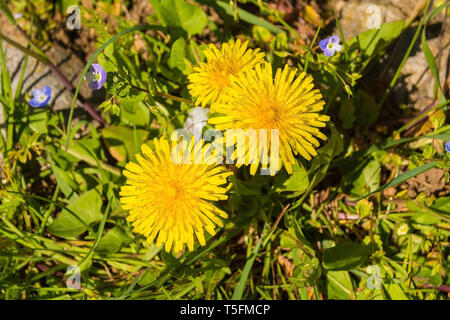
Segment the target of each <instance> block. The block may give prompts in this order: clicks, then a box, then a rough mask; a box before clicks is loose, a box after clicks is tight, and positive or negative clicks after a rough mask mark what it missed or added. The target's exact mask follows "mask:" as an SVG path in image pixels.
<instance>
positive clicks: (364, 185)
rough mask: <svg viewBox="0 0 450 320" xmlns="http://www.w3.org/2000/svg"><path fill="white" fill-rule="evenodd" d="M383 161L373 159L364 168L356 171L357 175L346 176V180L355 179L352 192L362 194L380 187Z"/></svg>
mask: <svg viewBox="0 0 450 320" xmlns="http://www.w3.org/2000/svg"><path fill="white" fill-rule="evenodd" d="M380 168H381V163H380V162H379V161H378V160H377V159H371V160H370V161H369V162H368V163H367V164H366V165H365V166H364V168H363V169H362V170H360V171H356V172H355V173H356V175H351V177H345V179H346V181H349V182H350V183H352V182H351V181H353V183H352V185H353V188H352V190H351V191H350V192H351V194H354V195H358V196H362V195H364V194H366V193H368V192H371V191H374V190H376V189H377V188H379V187H380Z"/></svg>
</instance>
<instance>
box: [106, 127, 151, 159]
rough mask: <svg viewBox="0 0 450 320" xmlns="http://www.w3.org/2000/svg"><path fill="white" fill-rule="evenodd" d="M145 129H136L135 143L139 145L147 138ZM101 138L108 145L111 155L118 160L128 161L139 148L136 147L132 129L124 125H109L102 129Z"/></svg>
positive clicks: (147, 133)
mask: <svg viewBox="0 0 450 320" xmlns="http://www.w3.org/2000/svg"><path fill="white" fill-rule="evenodd" d="M148 135H149V132H148V131H147V130H141V129H136V136H137V139H138V141H137V144H138V145H139V146H140V145H141V144H142V143H143V142H145V141H146V140H147V137H148ZM102 136H103V139H104V140H105V143H106V145H107V146H108V149H109V152H110V153H111V155H112V156H113V157H114V158H115V159H116V160H118V161H124V160H126V161H129V160H131V159H133V158H134V156H135V155H136V153H138V152H139V150H137V149H136V144H135V141H134V139H135V135H134V132H133V129H131V128H130V127H125V126H110V127H108V128H105V129H103V131H102Z"/></svg>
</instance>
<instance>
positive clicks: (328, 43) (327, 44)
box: [319, 35, 342, 57]
mask: <svg viewBox="0 0 450 320" xmlns="http://www.w3.org/2000/svg"><path fill="white" fill-rule="evenodd" d="M319 47H320V49H322V51H323V53H324V54H325V55H326V56H327V57H331V56H333V55H334V53H335V52H337V51H341V50H342V46H341V45H340V44H339V37H338V36H336V35H334V36H331V37H329V38H326V39H323V40H321V41H320V42H319Z"/></svg>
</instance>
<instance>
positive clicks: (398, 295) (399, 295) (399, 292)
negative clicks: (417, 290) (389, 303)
mask: <svg viewBox="0 0 450 320" xmlns="http://www.w3.org/2000/svg"><path fill="white" fill-rule="evenodd" d="M383 287H384V288H385V289H386V291H387V293H388V295H389V298H391V299H392V300H409V299H408V297H407V296H406V295H405V293H404V292H403V289H402V287H401V286H400V285H399V284H395V283H391V284H383Z"/></svg>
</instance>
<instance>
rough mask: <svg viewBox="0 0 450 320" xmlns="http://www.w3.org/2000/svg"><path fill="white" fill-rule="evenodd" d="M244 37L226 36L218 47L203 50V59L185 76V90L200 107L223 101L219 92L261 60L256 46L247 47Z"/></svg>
mask: <svg viewBox="0 0 450 320" xmlns="http://www.w3.org/2000/svg"><path fill="white" fill-rule="evenodd" d="M247 44H248V41H245V42H244V43H241V40H239V39H238V40H236V41H234V40H230V41H229V42H227V43H224V44H222V46H221V47H220V49H218V48H216V47H215V46H214V45H213V44H210V45H209V47H208V48H207V49H206V50H205V51H204V54H205V56H206V62H202V63H200V65H199V66H196V67H194V72H193V73H191V74H190V75H189V76H188V78H189V81H190V84H189V85H188V88H189V91H190V93H191V95H192V96H193V97H195V98H196V103H197V104H198V105H200V106H202V107H204V106H206V105H207V104H208V103H215V102H221V101H223V92H224V90H225V89H226V88H229V87H230V86H231V84H232V83H233V81H234V79H235V78H236V77H239V76H240V75H241V74H242V73H244V72H245V71H248V70H251V69H252V68H253V67H254V66H255V65H257V64H260V63H262V62H263V60H264V53H262V52H259V49H255V50H253V49H247Z"/></svg>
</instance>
